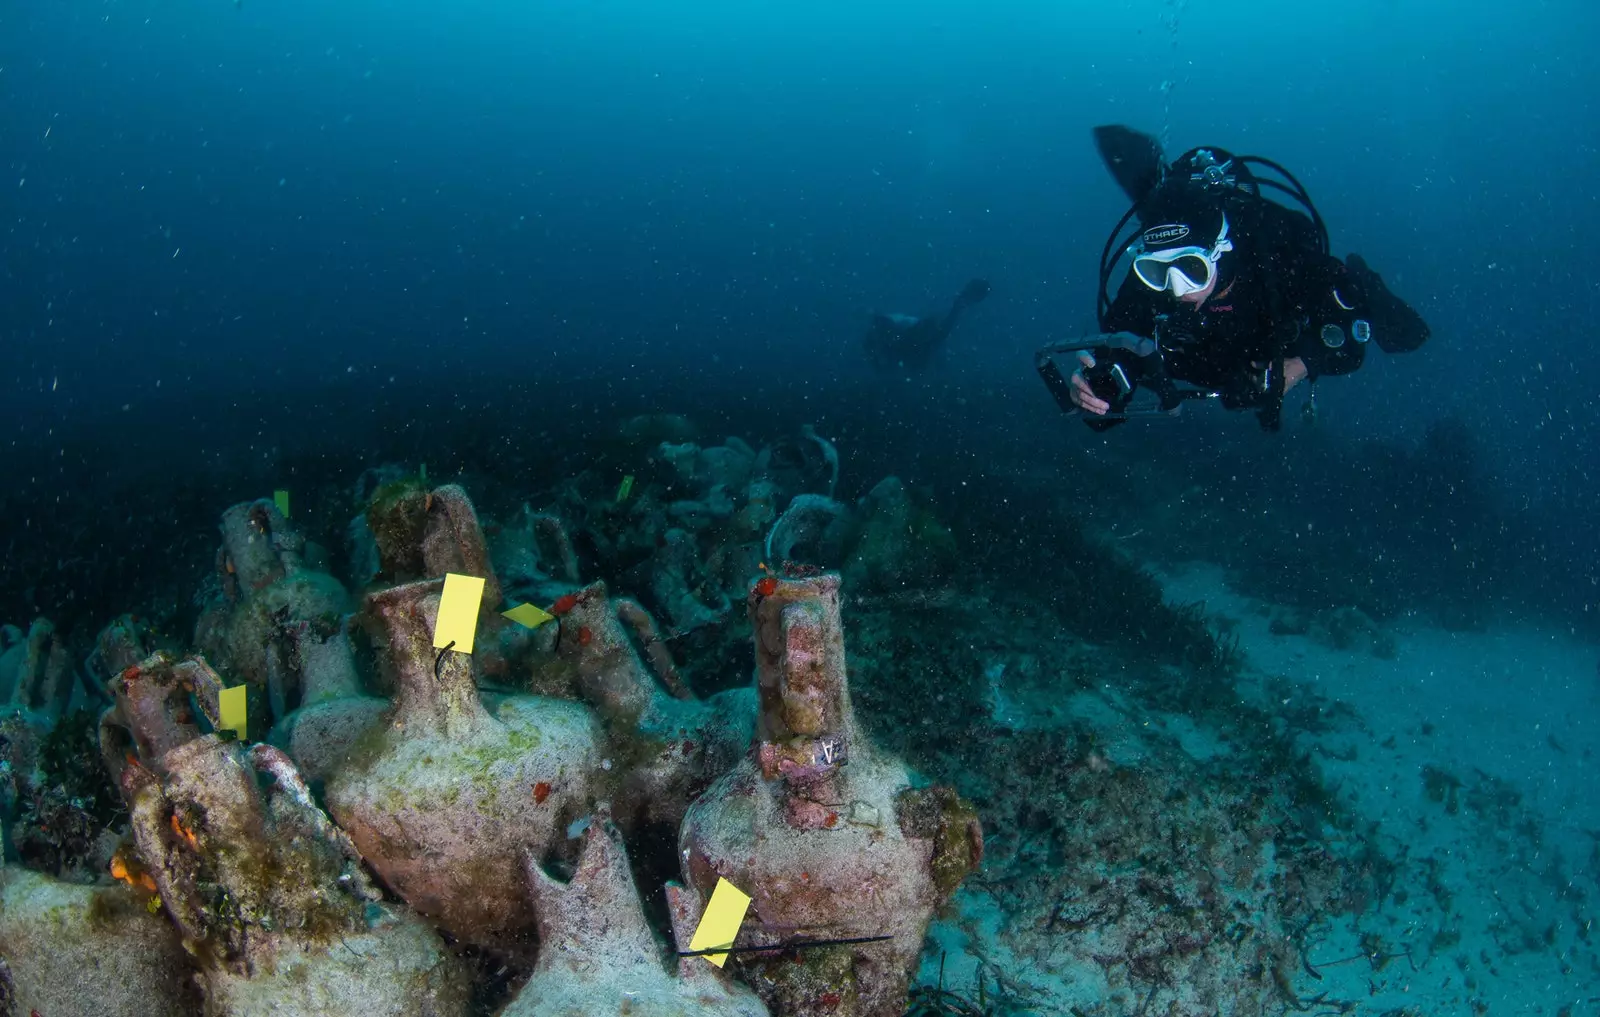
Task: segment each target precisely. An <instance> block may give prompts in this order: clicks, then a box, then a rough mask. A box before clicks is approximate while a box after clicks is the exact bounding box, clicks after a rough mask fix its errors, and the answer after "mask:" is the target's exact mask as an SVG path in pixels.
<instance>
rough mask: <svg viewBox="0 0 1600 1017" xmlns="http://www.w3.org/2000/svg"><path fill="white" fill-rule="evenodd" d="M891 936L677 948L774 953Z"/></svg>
mask: <svg viewBox="0 0 1600 1017" xmlns="http://www.w3.org/2000/svg"><path fill="white" fill-rule="evenodd" d="M893 938H894V937H893V936H856V937H854V938H851V939H789V940H784V941H783V942H779V943H769V944H767V945H766V946H714V947H711V948H710V949H707V950H679V951H678V956H679V957H708V956H711V955H713V954H722V953H774V952H782V951H785V950H801V949H805V948H806V947H813V946H851V945H852V944H855V943H882V942H885V941H887V940H890V939H893Z"/></svg>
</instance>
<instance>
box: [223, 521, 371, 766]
mask: <svg viewBox="0 0 1600 1017" xmlns="http://www.w3.org/2000/svg"><path fill="white" fill-rule="evenodd" d="M221 530H222V547H221V548H220V549H219V550H218V551H217V580H218V585H219V587H220V589H221V594H220V596H217V597H214V598H213V599H212V600H211V602H210V603H209V604H208V605H207V606H206V609H205V611H204V612H203V613H202V614H201V617H200V620H199V622H198V623H197V624H196V626H195V642H196V643H197V644H198V645H199V646H200V648H201V649H202V650H203V651H204V652H205V654H206V656H207V657H208V658H209V659H210V660H211V661H213V662H214V663H215V664H216V666H217V668H218V669H219V670H220V671H221V672H222V673H223V674H225V675H227V676H228V677H229V678H231V679H233V680H234V684H239V683H243V684H245V685H247V686H248V688H249V692H248V700H249V715H250V730H249V732H248V735H249V736H250V737H264V736H265V735H266V732H267V729H268V728H269V727H270V726H271V724H272V721H273V719H275V718H278V717H282V716H284V715H285V714H287V713H288V712H289V711H290V710H291V709H293V708H294V707H295V706H297V705H298V704H299V702H300V699H301V696H302V695H303V688H304V682H305V675H304V673H303V669H302V661H301V660H300V658H299V656H298V655H297V654H296V652H295V642H296V637H295V636H294V635H293V634H292V633H293V630H295V629H297V628H299V627H301V626H310V627H311V628H312V629H314V630H315V631H317V632H319V633H322V634H324V635H331V634H333V633H335V632H336V631H338V629H339V627H340V625H341V624H342V621H343V618H344V616H345V614H346V613H348V612H349V610H350V597H349V594H348V593H347V592H346V591H345V588H344V586H343V585H341V584H340V583H339V581H338V580H337V579H335V578H334V577H333V576H331V575H329V574H328V573H326V572H321V571H318V570H316V569H314V568H308V567H307V566H306V564H305V547H306V541H305V538H304V537H302V536H301V535H300V534H299V532H298V531H297V530H295V528H294V527H293V526H292V525H290V523H289V521H288V520H287V519H285V518H284V516H283V513H282V512H280V511H278V507H277V506H276V505H274V504H273V503H272V502H270V501H266V500H260V501H254V502H246V503H243V504H239V505H235V506H233V507H232V508H229V509H228V510H227V511H226V512H224V513H223V514H222V525H221Z"/></svg>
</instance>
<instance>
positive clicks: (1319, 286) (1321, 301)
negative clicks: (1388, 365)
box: [1284, 251, 1368, 387]
mask: <svg viewBox="0 0 1600 1017" xmlns="http://www.w3.org/2000/svg"><path fill="white" fill-rule="evenodd" d="M1303 258H1304V261H1303V262H1302V264H1301V265H1299V266H1297V268H1298V271H1296V272H1294V273H1293V277H1294V278H1296V279H1297V280H1299V281H1300V283H1301V292H1300V293H1298V294H1296V295H1295V297H1296V299H1295V300H1294V301H1293V303H1294V306H1295V307H1296V308H1297V309H1298V310H1299V312H1300V318H1301V321H1302V323H1303V324H1302V325H1301V328H1300V331H1299V337H1298V338H1297V340H1296V341H1295V342H1294V344H1293V345H1292V346H1290V348H1289V349H1287V350H1285V351H1284V352H1285V354H1286V355H1287V356H1288V357H1289V358H1292V359H1294V360H1299V361H1300V362H1301V364H1302V365H1303V367H1304V372H1305V374H1304V376H1305V377H1308V378H1310V379H1311V380H1312V381H1315V380H1317V379H1318V378H1320V377H1322V376H1323V375H1325V374H1349V373H1351V372H1352V371H1355V370H1357V369H1358V368H1360V367H1361V365H1362V364H1363V363H1364V362H1365V361H1366V356H1367V346H1366V343H1364V342H1361V341H1358V340H1357V338H1356V331H1357V328H1358V326H1357V324H1356V322H1358V321H1362V320H1365V315H1366V314H1367V313H1368V311H1367V308H1366V301H1365V299H1364V297H1363V295H1362V288H1361V287H1360V286H1359V285H1358V284H1357V283H1356V282H1355V281H1354V280H1352V279H1351V278H1350V276H1349V273H1348V272H1347V271H1346V269H1345V266H1344V263H1343V262H1341V261H1339V260H1338V259H1337V258H1334V257H1332V256H1330V255H1326V254H1323V253H1322V252H1321V251H1315V252H1307V253H1305V254H1304V255H1303ZM1290 362H1291V361H1290V360H1289V359H1286V360H1285V362H1284V372H1285V373H1284V381H1285V383H1286V387H1288V386H1292V385H1293V384H1294V382H1295V380H1296V379H1295V378H1294V377H1293V375H1292V373H1291V372H1290V370H1289V364H1290Z"/></svg>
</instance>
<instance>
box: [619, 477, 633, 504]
mask: <svg viewBox="0 0 1600 1017" xmlns="http://www.w3.org/2000/svg"><path fill="white" fill-rule="evenodd" d="M632 493H633V474H631V473H630V474H628V475H627V476H625V477H623V478H622V483H620V484H618V485H617V503H618V504H621V503H622V502H625V501H627V500H628V495H630V494H632Z"/></svg>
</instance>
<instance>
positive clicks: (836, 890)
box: [679, 573, 983, 1017]
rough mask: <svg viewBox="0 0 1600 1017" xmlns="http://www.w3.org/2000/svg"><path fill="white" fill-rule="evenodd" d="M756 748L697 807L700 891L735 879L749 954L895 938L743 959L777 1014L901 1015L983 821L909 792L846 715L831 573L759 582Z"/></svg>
mask: <svg viewBox="0 0 1600 1017" xmlns="http://www.w3.org/2000/svg"><path fill="white" fill-rule="evenodd" d="M748 603H749V610H750V617H751V621H752V624H753V628H754V630H755V643H756V688H757V692H758V696H759V715H758V718H757V731H756V740H755V743H754V745H753V747H752V748H751V750H750V752H749V753H748V754H747V755H746V756H745V758H744V759H742V760H741V761H740V762H739V763H738V764H737V765H736V766H735V767H734V768H733V770H732V771H731V772H729V773H728V774H727V775H726V776H724V777H723V778H722V779H721V780H719V781H718V782H717V783H716V784H714V785H713V786H712V787H711V788H710V789H709V790H707V791H706V792H705V794H703V795H702V796H701V797H700V798H699V799H698V800H697V801H696V802H695V803H694V804H693V805H692V806H691V807H690V809H689V811H688V815H687V816H686V817H685V819H684V822H683V827H682V831H681V835H680V839H679V847H680V850H681V852H682V859H683V870H684V875H685V877H686V879H687V880H688V882H689V884H690V885H691V886H692V887H693V888H694V890H696V891H697V892H698V893H699V894H701V895H703V896H705V897H709V895H710V894H711V892H712V891H713V889H714V888H715V885H716V883H717V880H718V879H719V878H725V879H727V880H729V881H730V882H732V883H733V884H734V885H735V886H736V887H738V888H739V889H740V890H743V891H744V892H745V893H747V894H749V895H750V897H751V898H752V903H751V908H750V914H749V916H748V917H747V919H746V923H745V929H746V930H747V931H746V932H745V933H744V934H743V935H741V937H740V939H739V945H746V944H748V945H757V944H763V943H776V942H780V941H782V940H784V939H786V938H795V937H798V938H806V939H858V938H867V937H878V936H883V937H888V938H887V939H884V940H881V941H877V942H870V943H858V944H853V945H848V946H838V947H830V948H825V949H811V950H808V951H806V952H805V953H803V954H802V955H801V956H802V962H801V963H799V964H795V963H792V962H790V961H788V960H782V961H778V960H774V961H770V962H763V961H752V960H749V959H746V960H744V961H742V962H741V963H742V967H743V970H744V977H745V979H746V980H747V981H749V982H750V983H751V984H752V985H753V986H754V987H755V989H756V990H757V992H759V993H760V994H761V996H762V998H763V999H764V1000H765V1001H766V1003H767V1005H768V1006H769V1007H771V1008H772V1010H773V1011H774V1012H776V1013H782V1014H785V1015H805V1017H810V1015H817V1017H821V1015H825V1014H826V1015H835V1017H839V1015H843V1017H891V1015H892V1017H898V1015H899V1014H900V1013H901V1012H902V1011H903V1009H904V1005H905V996H906V989H907V985H908V983H909V979H910V976H911V974H912V971H913V968H914V966H915V963H916V960H917V957H918V955H919V953H920V952H921V950H922V944H923V937H924V935H925V933H926V930H927V926H928V922H929V920H930V919H931V918H932V916H933V913H934V910H935V908H936V907H937V906H938V905H939V904H941V903H942V902H943V901H944V900H945V899H946V898H947V897H948V896H949V895H950V894H951V893H952V892H954V890H955V888H956V886H957V885H959V883H960V882H961V880H962V879H963V878H964V877H965V876H966V874H967V873H968V872H969V871H971V870H972V869H974V868H975V867H976V866H977V865H978V864H979V862H980V861H981V859H982V852H983V838H982V833H981V830H980V828H979V825H978V820H977V815H976V813H975V812H974V811H973V810H972V808H971V806H969V805H967V804H966V803H965V802H963V801H961V800H960V799H959V798H958V797H957V796H956V795H955V794H954V792H952V791H949V790H946V789H940V788H914V787H913V786H912V781H911V774H910V773H909V771H908V770H907V769H906V767H905V766H904V765H903V764H902V763H901V762H900V761H899V760H898V759H895V758H894V757H892V756H889V755H887V754H884V753H881V752H877V751H875V750H874V749H873V748H872V746H871V745H869V744H868V742H867V740H866V739H865V738H864V737H863V735H862V733H861V731H860V730H859V729H858V728H857V726H856V722H855V717H854V715H853V713H852V711H851V704H850V696H849V689H848V684H847V680H846V671H845V651H844V637H843V630H842V627H841V623H840V616H839V577H838V576H837V575H836V574H833V573H823V574H820V575H812V576H805V577H801V578H786V579H779V578H777V577H773V576H769V577H766V578H764V579H762V580H761V581H759V582H758V583H757V584H756V585H755V587H754V589H753V590H752V591H751V593H750V596H749V601H748Z"/></svg>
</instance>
